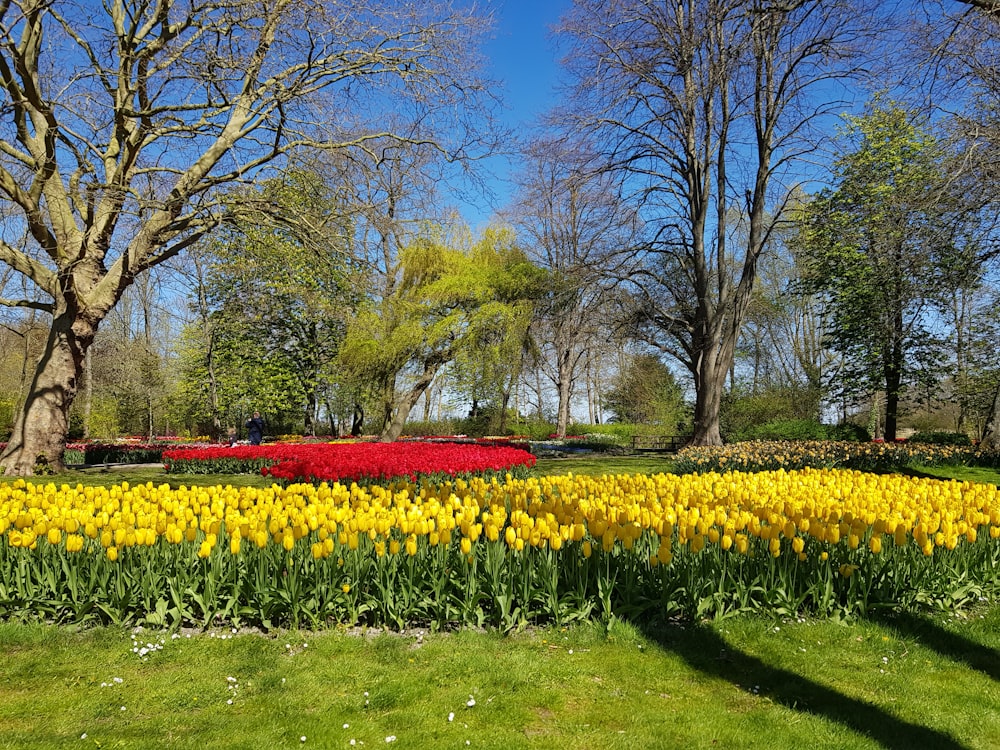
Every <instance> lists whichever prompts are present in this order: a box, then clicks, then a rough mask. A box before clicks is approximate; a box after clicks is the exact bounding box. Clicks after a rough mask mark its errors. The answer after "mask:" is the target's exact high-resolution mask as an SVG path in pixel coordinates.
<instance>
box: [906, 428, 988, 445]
mask: <svg viewBox="0 0 1000 750" xmlns="http://www.w3.org/2000/svg"><path fill="white" fill-rule="evenodd" d="M908 440H909V441H910V442H911V443H930V444H932V445H972V441H971V440H970V439H969V436H968V434H967V433H964V432H943V431H936V432H917V433H915V434H913V435H911V436H910V437H909V438H908Z"/></svg>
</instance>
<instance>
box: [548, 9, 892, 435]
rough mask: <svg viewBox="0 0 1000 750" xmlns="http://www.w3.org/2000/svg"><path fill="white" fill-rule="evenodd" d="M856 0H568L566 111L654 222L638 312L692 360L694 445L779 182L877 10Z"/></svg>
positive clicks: (797, 158)
mask: <svg viewBox="0 0 1000 750" xmlns="http://www.w3.org/2000/svg"><path fill="white" fill-rule="evenodd" d="M865 5H866V4H865V3H864V2H845V1H844V0H823V1H822V2H821V1H820V0H791V1H790V2H789V1H786V2H772V1H771V0H678V1H677V2H672V3H654V2H649V1H648V0H621V2H614V3H607V2H603V1H602V0H576V2H575V3H574V7H573V9H572V11H571V12H570V13H569V15H568V16H567V18H566V19H565V21H564V22H563V25H562V32H563V34H564V36H565V37H567V38H568V40H569V43H570V45H569V48H568V51H569V54H568V56H567V61H568V62H567V66H568V68H569V71H570V73H571V74H572V75H573V77H574V79H573V80H574V82H575V85H574V88H573V90H572V94H573V105H572V107H571V108H570V110H569V112H568V113H567V115H568V117H569V118H570V119H571V121H572V122H573V124H574V125H575V127H577V128H579V129H580V130H582V131H584V132H588V133H592V134H594V137H595V138H596V139H598V141H599V142H600V143H601V144H602V149H603V152H604V156H605V158H606V160H607V163H608V168H609V169H610V170H613V171H614V172H616V173H618V174H619V175H621V179H622V181H623V183H624V185H625V186H626V189H627V190H628V191H629V194H630V195H632V196H633V197H634V199H635V201H636V203H637V205H638V206H639V209H640V211H641V215H642V217H643V219H644V221H645V222H646V226H647V227H649V228H650V229H651V231H650V238H649V241H648V243H647V245H646V248H645V253H646V260H647V263H646V268H645V270H644V272H643V273H642V274H640V275H636V276H634V277H633V278H634V281H635V282H636V283H635V292H636V299H637V301H638V304H637V305H636V307H635V309H634V310H633V311H632V313H633V315H632V318H633V322H634V323H635V326H636V332H637V334H638V335H639V336H640V337H641V338H643V339H645V340H646V341H647V342H648V343H649V344H651V345H653V346H655V347H657V348H659V349H660V350H661V351H663V352H664V353H667V354H669V355H672V356H673V357H675V358H676V359H677V360H678V361H680V362H681V363H683V364H684V365H685V366H686V367H687V368H688V369H689V370H690V372H691V374H692V376H693V378H694V385H695V394H696V399H695V415H694V421H695V424H694V442H695V443H696V444H701V445H715V444H719V443H721V441H722V439H721V435H720V432H719V409H720V404H721V396H722V392H723V388H724V385H725V379H726V377H727V375H728V373H729V371H730V369H731V367H732V363H733V357H734V352H735V347H736V343H737V340H738V337H739V332H740V328H741V326H742V324H743V320H744V317H745V315H746V312H747V307H748V305H749V303H750V299H751V292H752V290H753V285H754V280H755V276H756V270H757V261H758V259H759V257H760V255H761V253H762V252H763V251H764V248H765V247H766V246H767V243H768V238H769V236H770V234H771V232H772V231H773V229H774V226H775V224H776V222H777V221H778V220H779V219H780V217H781V214H782V205H783V200H784V196H787V194H788V191H787V185H786V186H785V187H786V189H784V190H780V189H778V188H779V187H780V186H781V181H782V180H783V179H785V178H786V177H788V176H789V174H790V173H792V174H793V173H794V169H795V167H796V166H797V165H800V164H801V163H802V159H804V157H805V156H806V155H807V154H808V153H809V152H810V151H811V150H812V149H813V144H812V143H811V142H810V140H809V139H808V138H806V135H807V134H809V132H810V126H811V124H812V123H814V122H815V121H816V120H817V118H819V117H821V116H822V115H824V114H828V113H830V112H831V111H834V109H835V108H836V107H838V106H840V105H839V103H838V102H837V101H836V99H837V97H836V95H835V92H836V91H837V90H838V87H837V83H836V81H837V79H839V78H842V77H844V76H847V75H850V74H851V73H852V70H851V69H850V67H849V61H850V56H851V55H852V54H853V53H854V52H855V51H856V49H855V48H856V46H857V44H858V42H859V41H860V40H861V39H862V38H863V36H862V31H863V29H862V24H865V23H869V22H870V21H871V19H872V18H873V16H874V13H873V10H874V9H873V8H869V7H865ZM870 11H872V12H870ZM737 223H740V224H742V228H741V230H740V231H739V232H734V231H733V227H734V226H735V225H736V224H737Z"/></svg>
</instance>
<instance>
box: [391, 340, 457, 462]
mask: <svg viewBox="0 0 1000 750" xmlns="http://www.w3.org/2000/svg"><path fill="white" fill-rule="evenodd" d="M450 358H451V356H450V355H446V356H444V357H443V358H440V357H435V358H434V359H432V360H431V361H429V362H425V363H424V371H423V373H422V374H421V375H420V377H419V378H418V379H417V381H416V382H415V383H414V384H413V386H412V387H411V388H410V390H409V392H408V393H406V394H405V395H404V396H403V397H402V398H401V399H399V400H398V401H397V402H396V404H395V410H394V413H393V414H392V418H391V419H390V420H389V421H388V422H387V423H386V425H385V427H384V428H383V429H382V434H380V435H379V438H378V439H379V442H380V443H391V442H394V441H396V440H398V439H399V436H400V435H402V434H403V427H405V426H406V420H407V418H408V417H409V416H410V411H411V410H412V409H413V407H414V406H416V405H417V402H418V401H419V400H420V397H421V396H423V395H424V391H426V390H427V389H428V388H429V387H430V385H431V383H433V382H434V376H435V375H436V374H437V371H438V369H439V368H440V367H441V365H442V364H443V363H444V362H447V361H448V360H449V359H450Z"/></svg>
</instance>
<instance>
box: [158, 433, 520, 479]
mask: <svg viewBox="0 0 1000 750" xmlns="http://www.w3.org/2000/svg"><path fill="white" fill-rule="evenodd" d="M163 461H164V466H165V467H166V469H167V471H169V472H172V473H181V474H183V473H188V474H199V473H200V474H240V473H244V474H245V473H257V472H260V473H263V474H264V475H265V476H272V477H274V478H275V479H278V480H281V481H284V482H314V483H315V482H338V481H339V482H352V481H353V482H361V483H366V482H372V481H391V480H393V479H397V478H406V479H409V480H411V481H415V480H417V479H423V480H429V479H432V478H435V477H437V478H444V477H455V476H467V475H472V474H480V475H482V474H486V475H490V474H505V473H507V472H512V473H514V474H524V473H526V472H527V470H528V469H529V468H531V467H532V466H534V465H535V457H534V456H533V455H531V454H530V453H528V452H527V451H524V450H521V449H519V448H512V447H509V446H496V445H480V444H477V443H443V442H441V443H433V442H415V441H412V442H404V443H334V444H324V445H310V444H286V445H262V446H236V447H233V448H223V447H211V448H194V449H190V450H171V451H166V452H164V454H163Z"/></svg>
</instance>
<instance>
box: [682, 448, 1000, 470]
mask: <svg viewBox="0 0 1000 750" xmlns="http://www.w3.org/2000/svg"><path fill="white" fill-rule="evenodd" d="M949 464H950V465H965V466H1000V455H998V454H996V453H986V452H983V451H980V450H977V449H976V448H973V447H971V446H957V445H932V444H929V443H881V442H879V443H876V442H871V443H851V442H846V441H833V440H796V441H774V440H754V441H746V442H741V443H732V444H730V445H725V446H718V447H697V446H691V447H687V448H684V449H682V450H681V451H679V452H678V453H677V456H676V459H675V461H674V470H675V471H677V472H678V473H689V472H708V471H718V472H725V471H775V470H778V469H784V470H786V471H790V470H793V469H805V468H813V469H823V468H826V469H832V468H840V469H858V470H860V471H897V470H899V469H903V468H906V467H908V466H914V465H923V466H940V465H949Z"/></svg>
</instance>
